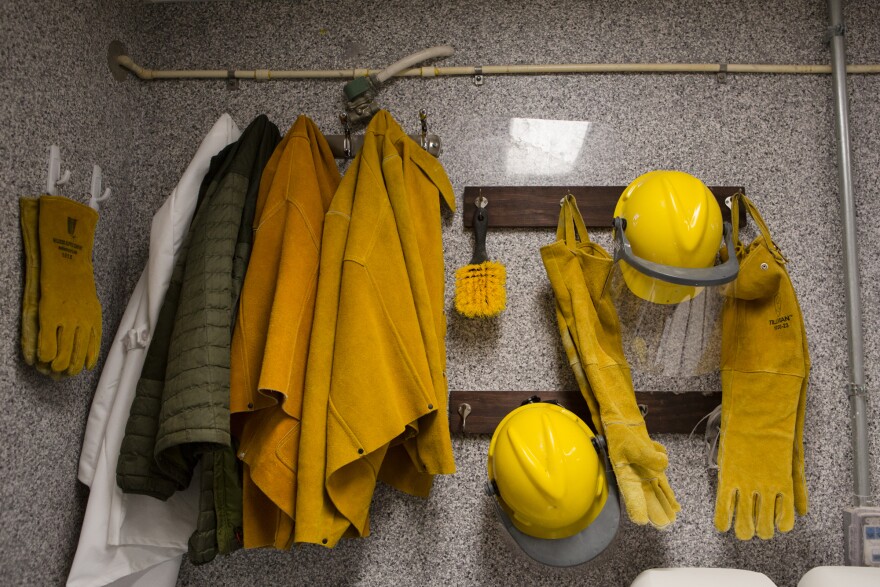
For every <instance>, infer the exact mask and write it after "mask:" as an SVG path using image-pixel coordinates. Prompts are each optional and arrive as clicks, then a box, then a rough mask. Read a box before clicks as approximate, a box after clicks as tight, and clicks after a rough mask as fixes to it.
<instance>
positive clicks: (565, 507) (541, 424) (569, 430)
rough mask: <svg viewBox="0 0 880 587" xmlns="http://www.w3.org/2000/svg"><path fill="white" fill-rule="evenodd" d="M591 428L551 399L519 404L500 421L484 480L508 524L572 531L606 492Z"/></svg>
mask: <svg viewBox="0 0 880 587" xmlns="http://www.w3.org/2000/svg"><path fill="white" fill-rule="evenodd" d="M593 438H594V437H593V433H592V432H591V431H590V429H589V428H588V427H587V425H586V424H584V422H583V421H581V420H580V418H578V417H577V416H576V415H575V414H573V413H572V412H570V411H568V410H566V409H565V408H563V407H561V406H559V405H555V404H550V403H530V404H527V405H524V406H521V407H519V408H517V409H515V410H513V411H512V412H510V413H509V414H507V416H506V417H505V418H504V419H503V420H502V421H501V423H500V424H499V425H498V428H496V429H495V433H494V434H493V435H492V441H491V443H490V444H489V460H488V468H489V483H490V486H492V489H493V491H494V492H495V493H496V495H497V497H498V502H499V504H500V506H501V508H502V509H503V510H504V513H505V514H506V515H507V516H508V517H509V518H510V520H511V521H512V523H513V525H514V526H515V527H516V529H518V530H519V531H520V532H522V533H523V534H526V535H528V536H531V537H535V538H541V539H561V538H568V537H570V536H574V535H575V534H577V533H579V532H581V531H582V530H584V529H585V528H586V527H587V526H589V525H590V524H591V523H592V522H593V521H594V520H595V519H596V517H597V516H598V515H599V514H600V512H601V511H602V508H603V507H604V505H605V502H606V500H607V498H608V482H607V479H606V476H605V468H604V465H603V463H602V460H601V459H600V458H599V455H598V452H597V449H596V447H595V446H594V444H593Z"/></svg>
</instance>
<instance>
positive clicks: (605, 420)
mask: <svg viewBox="0 0 880 587" xmlns="http://www.w3.org/2000/svg"><path fill="white" fill-rule="evenodd" d="M561 206H562V210H561V211H560V214H559V225H558V227H557V229H556V239H557V241H556V242H555V243H553V244H551V245H547V246H545V247H542V248H541V259H542V261H543V262H544V268H545V269H546V271H547V277H548V278H549V280H550V285H551V287H552V288H553V293H554V295H555V297H556V317H557V323H558V326H559V334H560V336H561V337H562V344H563V347H564V348H565V353H566V356H567V358H568V362H569V364H570V365H571V368H572V371H573V372H574V375H575V379H576V380H577V382H578V387H579V388H580V390H581V394H582V395H583V396H584V399H585V400H586V402H587V405H588V406H589V408H590V414H591V416H592V420H593V424H594V425H595V427H596V431H597V433H599V434H603V435H604V436H605V439H606V442H607V444H608V454H609V458H610V460H611V464H612V466H613V468H614V473H615V475H616V477H617V483H618V487H619V489H620V493H621V495H623V498H624V501H625V503H626V508H627V513H628V514H629V517H630V519H631V520H632V521H633V522H635V523H636V524H646V523H651V524H652V525H654V526H657V527H665V526H667V525H669V524H671V523H672V522H673V521H674V520H675V512H677V511H679V509H680V508H679V505H678V503H677V502H676V500H675V496H674V494H673V492H672V489H671V488H670V487H669V483H668V481H667V479H666V475H665V470H666V467H667V465H668V459H667V457H666V450H665V448H664V447H663V446H662V445H661V444H659V443H657V442H653V441H652V440H651V439H650V438H649V437H648V432H647V429H646V427H645V421H644V419H643V418H642V414H641V412H640V411H639V408H638V405H637V404H636V398H635V392H634V391H633V385H632V378H631V375H630V370H629V365H628V364H627V361H626V358H625V357H624V354H623V345H622V344H621V337H620V323H619V321H618V318H617V311H616V310H615V308H614V304H613V301H612V299H611V295H610V292H609V291H608V290H607V288H606V287H605V285H606V281H607V280H608V278H609V275H610V273H611V270H612V268H613V266H614V261H613V259H612V257H611V255H609V254H608V252H607V251H605V249H603V248H602V247H601V246H599V245H598V244H596V243H593V242H590V239H589V234H588V233H587V229H586V226H585V225H584V221H583V218H582V217H581V214H580V211H579V210H578V208H577V202H576V201H575V199H574V196H571V195H568V196H566V197H565V198H564V199H563V200H562V202H561Z"/></svg>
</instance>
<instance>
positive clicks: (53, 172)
mask: <svg viewBox="0 0 880 587" xmlns="http://www.w3.org/2000/svg"><path fill="white" fill-rule="evenodd" d="M68 181H70V170H69V169H65V170H64V174H63V175H62V174H61V148H60V147H58V145H52V146H50V147H49V176H48V178H47V179H46V193H47V194H49V195H51V196H57V195H58V193H59V190H58V186H61V185H64V184H66V183H67V182H68Z"/></svg>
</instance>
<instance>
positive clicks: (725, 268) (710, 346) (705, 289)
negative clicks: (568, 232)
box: [605, 217, 739, 378]
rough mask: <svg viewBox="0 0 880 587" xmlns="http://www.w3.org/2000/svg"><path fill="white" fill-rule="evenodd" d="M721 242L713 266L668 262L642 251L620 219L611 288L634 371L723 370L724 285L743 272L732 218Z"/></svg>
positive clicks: (680, 373)
mask: <svg viewBox="0 0 880 587" xmlns="http://www.w3.org/2000/svg"><path fill="white" fill-rule="evenodd" d="M719 245H721V247H720V248H719V254H718V255H717V256H716V260H715V264H713V265H712V266H711V267H695V268H693V267H674V266H669V265H662V264H659V263H655V262H652V261H649V260H647V259H644V258H641V257H638V256H637V255H636V254H635V253H634V252H633V250H632V247H631V246H630V243H629V241H628V239H627V237H626V221H625V220H624V219H623V218H619V217H618V218H615V219H614V259H615V261H617V262H616V263H615V266H614V270H613V271H612V272H611V274H610V275H609V277H608V280H607V282H606V284H605V288H606V293H610V295H611V299H613V300H614V304H615V307H616V308H617V313H618V317H619V320H620V330H621V338H622V343H623V350H624V355H625V356H626V358H627V360H628V361H629V363H630V366H631V367H632V369H633V370H634V371H636V372H638V373H644V374H648V375H654V376H663V377H676V378H681V377H698V376H702V375H707V374H709V373H713V372H717V370H718V368H719V365H720V356H721V310H722V307H723V305H724V288H725V287H726V284H727V283H729V282H731V281H733V280H734V279H736V276H737V273H738V272H739V264H738V263H737V260H736V254H735V252H734V247H733V237H732V229H731V225H730V223H728V222H725V223H724V225H723V236H722V242H721V243H719ZM722 251H723V254H722Z"/></svg>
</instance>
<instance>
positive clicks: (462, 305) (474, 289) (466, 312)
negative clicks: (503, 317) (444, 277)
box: [455, 261, 507, 318]
mask: <svg viewBox="0 0 880 587" xmlns="http://www.w3.org/2000/svg"><path fill="white" fill-rule="evenodd" d="M506 282H507V270H506V269H505V268H504V265H502V264H501V263H497V262H495V261H485V262H483V263H480V264H479V265H465V266H464V267H462V268H461V269H459V270H458V271H456V272H455V309H456V310H458V312H459V313H460V314H462V315H463V316H467V317H468V318H491V317H493V316H497V315H498V314H500V313H501V312H502V311H504V308H506V307H507V294H506V292H505V289H504V286H505V283H506Z"/></svg>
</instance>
